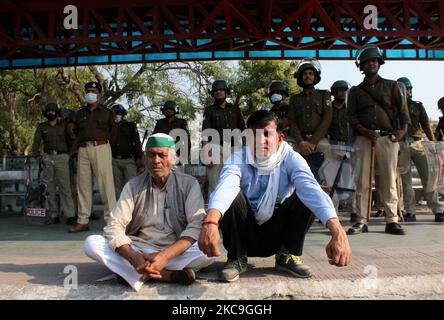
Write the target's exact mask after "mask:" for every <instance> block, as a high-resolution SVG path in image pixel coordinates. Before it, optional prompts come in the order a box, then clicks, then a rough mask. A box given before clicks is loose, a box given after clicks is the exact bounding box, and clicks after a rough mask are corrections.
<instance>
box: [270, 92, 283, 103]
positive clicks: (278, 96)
mask: <svg viewBox="0 0 444 320" xmlns="http://www.w3.org/2000/svg"><path fill="white" fill-rule="evenodd" d="M270 100H271V102H272V103H276V102H280V101H282V95H281V94H278V93H273V94H272V95H271V97H270Z"/></svg>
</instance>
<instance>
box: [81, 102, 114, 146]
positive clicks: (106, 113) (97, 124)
mask: <svg viewBox="0 0 444 320" xmlns="http://www.w3.org/2000/svg"><path fill="white" fill-rule="evenodd" d="M76 131H77V141H78V142H84V141H94V140H112V139H114V138H115V135H116V125H115V121H114V114H113V112H112V111H111V110H110V109H108V108H106V107H104V106H102V105H98V106H97V108H95V109H94V110H92V111H90V110H89V109H88V107H82V108H81V109H80V110H79V111H77V113H76Z"/></svg>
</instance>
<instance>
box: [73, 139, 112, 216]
mask: <svg viewBox="0 0 444 320" xmlns="http://www.w3.org/2000/svg"><path fill="white" fill-rule="evenodd" d="M93 174H94V176H95V177H96V179H97V184H98V187H99V192H100V197H101V198H102V202H103V204H104V206H105V208H104V218H105V221H108V219H109V216H110V212H111V210H112V209H113V208H114V206H115V205H116V193H115V190H114V180H113V167H112V156H111V147H110V145H109V144H108V143H107V144H103V145H100V146H92V145H91V146H87V147H80V148H79V155H78V160H77V194H78V210H79V213H78V219H77V222H78V223H81V224H87V223H88V222H89V217H90V215H91V207H92V193H93V189H92V181H93V176H92V175H93Z"/></svg>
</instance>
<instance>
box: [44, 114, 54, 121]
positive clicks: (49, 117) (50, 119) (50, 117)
mask: <svg viewBox="0 0 444 320" xmlns="http://www.w3.org/2000/svg"><path fill="white" fill-rule="evenodd" d="M45 117H46V119H48V120H49V121H54V120H55V119H56V118H57V115H56V114H47V115H45Z"/></svg>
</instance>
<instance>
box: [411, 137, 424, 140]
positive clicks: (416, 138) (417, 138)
mask: <svg viewBox="0 0 444 320" xmlns="http://www.w3.org/2000/svg"><path fill="white" fill-rule="evenodd" d="M410 138H411V139H413V140H414V141H420V140H422V138H421V137H410Z"/></svg>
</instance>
